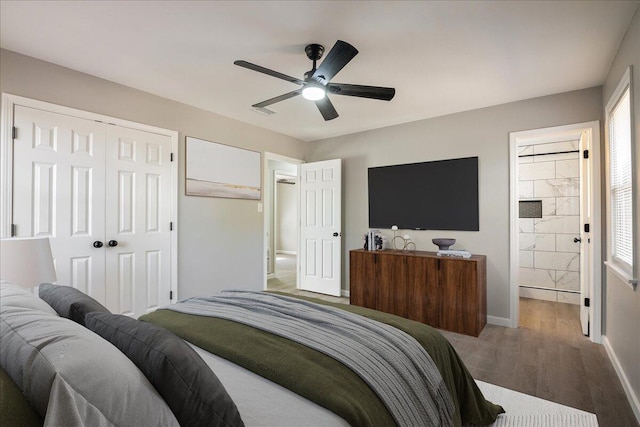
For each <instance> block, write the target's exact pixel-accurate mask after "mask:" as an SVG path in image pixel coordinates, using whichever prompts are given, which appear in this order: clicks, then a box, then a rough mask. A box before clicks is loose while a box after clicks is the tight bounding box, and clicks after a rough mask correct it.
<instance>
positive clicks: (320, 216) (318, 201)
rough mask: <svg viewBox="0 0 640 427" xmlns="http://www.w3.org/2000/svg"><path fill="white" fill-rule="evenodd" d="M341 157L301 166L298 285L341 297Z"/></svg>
mask: <svg viewBox="0 0 640 427" xmlns="http://www.w3.org/2000/svg"><path fill="white" fill-rule="evenodd" d="M341 190H342V165H341V160H340V159H335V160H326V161H323V162H315V163H304V164H302V165H300V288H301V289H304V290H307V291H312V292H319V293H322V294H328V295H334V296H340V291H341V272H342V268H341V265H342V263H341V261H342V239H341V236H342V191H341Z"/></svg>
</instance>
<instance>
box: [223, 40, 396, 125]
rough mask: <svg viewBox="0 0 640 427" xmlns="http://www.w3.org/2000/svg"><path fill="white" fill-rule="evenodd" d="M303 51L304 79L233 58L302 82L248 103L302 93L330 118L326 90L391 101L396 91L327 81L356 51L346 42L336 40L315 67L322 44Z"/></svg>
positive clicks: (259, 105)
mask: <svg viewBox="0 0 640 427" xmlns="http://www.w3.org/2000/svg"><path fill="white" fill-rule="evenodd" d="M304 51H305V53H306V54H307V58H309V59H310V60H312V61H313V68H312V69H311V70H310V71H307V72H306V73H304V80H300V79H296V78H295V77H291V76H287V75H286V74H282V73H279V72H277V71H273V70H270V69H268V68H264V67H261V66H260V65H256V64H252V63H250V62H247V61H235V62H234V64H235V65H239V66H240V67H244V68H248V69H249V70H253V71H257V72H259V73H263V74H267V75H269V76H273V77H277V78H279V79H282V80H286V81H288V82H291V83H296V84H299V85H301V86H302V87H301V88H299V89H296V90H294V91H292V92H289V93H285V94H284V95H280V96H276V97H275V98H271V99H267V100H266V101H262V102H259V103H257V104H253V105H252V107H254V108H264V107H266V106H267V105H271V104H275V103H276V102H280V101H284V100H285V99H289V98H293V97H294V96H298V95H302V96H303V97H304V98H305V99H308V100H310V101H314V102H315V104H316V106H317V107H318V110H320V113H321V114H322V117H324V119H325V120H332V119H335V118H336V117H338V112H337V111H336V109H335V108H334V106H333V104H332V103H331V101H330V100H329V98H328V97H327V94H329V93H330V94H332V95H346V96H358V97H361V98H370V99H380V100H383V101H391V99H393V96H394V95H395V94H396V90H395V89H394V88H391V87H379V86H363V85H352V84H345V83H330V80H331V79H332V78H333V77H334V76H335V75H336V74H338V72H339V71H340V70H342V68H343V67H344V66H345V65H347V64H348V63H349V61H351V60H352V59H353V57H354V56H356V55H357V54H358V50H357V49H356V48H355V47H353V46H351V45H350V44H349V43H347V42H343V41H342V40H338V41H337V42H336V44H335V45H334V46H333V47H332V48H331V50H330V51H329V53H328V54H327V56H326V57H325V59H324V61H322V64H320V66H319V67H318V68H316V61H318V60H319V59H320V58H322V54H323V53H324V46H322V45H319V44H315V43H314V44H310V45H308V46H307V47H305V49H304Z"/></svg>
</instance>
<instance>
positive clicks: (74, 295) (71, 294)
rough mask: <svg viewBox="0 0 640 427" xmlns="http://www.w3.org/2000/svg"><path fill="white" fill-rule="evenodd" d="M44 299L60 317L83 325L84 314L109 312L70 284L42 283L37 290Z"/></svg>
mask: <svg viewBox="0 0 640 427" xmlns="http://www.w3.org/2000/svg"><path fill="white" fill-rule="evenodd" d="M38 292H39V295H40V298H42V299H43V300H45V301H46V302H47V303H48V304H49V305H50V306H51V307H53V309H54V310H55V311H56V312H57V313H58V314H59V315H60V316H62V317H66V318H67V319H71V320H73V321H74V322H76V323H79V324H81V325H82V326H84V316H85V315H86V314H87V313H91V312H92V311H99V312H101V313H111V312H110V311H109V310H107V308H106V307H105V306H103V305H102V304H100V303H99V302H98V301H96V300H94V299H93V298H91V297H90V296H89V295H87V294H85V293H84V292H81V291H79V290H77V289H76V288H72V287H71V286H61V285H52V284H51V283H43V284H42V285H40V290H39V291H38Z"/></svg>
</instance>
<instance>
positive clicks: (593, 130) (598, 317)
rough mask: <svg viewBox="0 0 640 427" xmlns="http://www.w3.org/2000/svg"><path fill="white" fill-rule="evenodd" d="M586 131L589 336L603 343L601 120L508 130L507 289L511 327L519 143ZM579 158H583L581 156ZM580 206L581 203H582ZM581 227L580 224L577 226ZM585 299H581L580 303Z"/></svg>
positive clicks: (516, 313)
mask: <svg viewBox="0 0 640 427" xmlns="http://www.w3.org/2000/svg"><path fill="white" fill-rule="evenodd" d="M583 132H587V136H588V138H587V143H588V145H589V147H582V146H580V153H582V152H583V151H584V150H585V149H588V150H589V159H588V160H589V162H590V163H591V165H590V166H591V168H590V170H591V172H592V173H591V179H590V180H591V200H592V210H593V212H591V223H590V224H591V226H590V228H591V246H587V247H590V248H591V250H592V253H591V254H590V255H591V259H592V263H591V264H590V266H589V269H588V272H587V274H589V276H590V292H589V295H590V297H591V314H592V316H591V319H590V320H591V324H590V336H589V339H591V341H593V342H595V343H601V342H602V303H603V300H602V286H603V280H602V223H601V210H602V202H601V194H600V186H601V182H600V165H601V161H600V153H601V151H600V150H601V147H600V121H598V120H596V121H592V122H584V123H576V124H570V125H564V126H554V127H548V128H541V129H533V130H528V131H521V132H510V133H509V166H510V167H509V169H510V179H509V187H510V188H509V189H510V203H509V211H510V212H509V217H510V222H511V226H510V250H509V258H510V262H509V267H510V268H509V269H510V290H511V310H510V311H511V327H513V328H517V327H518V323H519V318H520V304H519V297H520V288H519V286H518V266H519V248H520V245H519V240H520V238H519V234H520V233H519V229H518V217H519V215H518V212H519V209H518V146H519V145H520V144H522V143H524V142H527V143H536V142H543V141H550V140H551V139H562V138H565V140H566V139H569V138H568V137H571V138H572V139H576V140H579V139H580V135H581V134H582V133H583ZM581 158H582V157H581ZM581 178H582V177H581ZM581 209H582V206H581ZM580 226H581V227H582V224H581V225H580ZM582 304H584V301H581V305H582Z"/></svg>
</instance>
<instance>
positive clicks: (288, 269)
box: [267, 254, 349, 304]
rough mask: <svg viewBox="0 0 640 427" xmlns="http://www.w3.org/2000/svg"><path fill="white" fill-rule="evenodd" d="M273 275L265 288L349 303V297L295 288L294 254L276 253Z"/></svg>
mask: <svg viewBox="0 0 640 427" xmlns="http://www.w3.org/2000/svg"><path fill="white" fill-rule="evenodd" d="M274 276H275V277H273V278H271V279H269V280H267V290H269V291H280V292H287V293H290V294H293V295H304V296H308V297H313V298H318V299H321V300H324V301H331V302H338V303H342V304H349V298H344V297H333V296H330V295H323V294H318V293H316V292H307V291H302V290H300V289H296V256H295V255H286V254H277V255H276V273H275V275H274Z"/></svg>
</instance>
